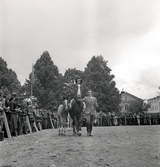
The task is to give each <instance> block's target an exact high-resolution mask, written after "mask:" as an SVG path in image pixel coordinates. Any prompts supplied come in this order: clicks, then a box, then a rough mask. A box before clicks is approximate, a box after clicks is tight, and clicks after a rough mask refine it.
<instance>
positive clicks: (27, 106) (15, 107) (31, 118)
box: [0, 91, 55, 137]
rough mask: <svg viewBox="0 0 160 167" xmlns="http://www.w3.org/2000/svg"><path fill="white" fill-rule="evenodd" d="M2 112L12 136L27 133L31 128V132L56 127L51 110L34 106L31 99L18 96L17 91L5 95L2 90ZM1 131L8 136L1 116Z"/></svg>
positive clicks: (0, 100) (0, 101) (0, 103)
mask: <svg viewBox="0 0 160 167" xmlns="http://www.w3.org/2000/svg"><path fill="white" fill-rule="evenodd" d="M2 112H5V115H6V118H7V122H8V126H9V130H10V134H11V136H18V135H22V134H27V133H29V132H30V129H31V132H35V131H40V130H43V129H49V128H54V123H55V122H54V115H53V113H52V112H51V111H50V110H45V109H40V108H38V107H36V106H33V105H32V102H31V101H27V100H25V99H20V98H18V97H17V95H16V93H12V94H11V95H7V96H5V95H4V94H3V92H2V91H0V116H1V115H2ZM27 118H28V122H29V123H28V122H27ZM29 125H30V129H29ZM1 131H4V136H6V137H7V133H6V127H5V124H4V121H3V119H2V117H0V132H1Z"/></svg>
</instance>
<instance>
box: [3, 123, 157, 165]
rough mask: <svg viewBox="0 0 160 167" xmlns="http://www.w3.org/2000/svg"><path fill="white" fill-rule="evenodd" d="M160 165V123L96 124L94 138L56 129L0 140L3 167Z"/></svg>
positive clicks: (83, 131)
mask: <svg viewBox="0 0 160 167" xmlns="http://www.w3.org/2000/svg"><path fill="white" fill-rule="evenodd" d="M98 166H103V167H106V166H111V167H159V166H160V126H118V127H94V129H93V137H87V136H86V130H85V128H82V136H80V137H76V136H72V131H71V129H70V130H68V131H67V136H58V131H57V129H54V130H51V129H50V130H43V131H42V132H39V133H33V134H28V135H23V136H19V137H17V138H13V139H11V140H8V139H5V140H4V141H2V142H0V167H98Z"/></svg>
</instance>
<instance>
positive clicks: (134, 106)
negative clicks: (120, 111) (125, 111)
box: [129, 100, 144, 113]
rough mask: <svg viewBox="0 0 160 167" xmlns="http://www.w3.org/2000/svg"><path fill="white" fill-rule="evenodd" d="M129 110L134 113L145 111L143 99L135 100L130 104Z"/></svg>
mask: <svg viewBox="0 0 160 167" xmlns="http://www.w3.org/2000/svg"><path fill="white" fill-rule="evenodd" d="M129 111H131V112H132V113H138V112H142V111H144V107H143V100H139V101H134V102H132V103H131V104H130V105H129Z"/></svg>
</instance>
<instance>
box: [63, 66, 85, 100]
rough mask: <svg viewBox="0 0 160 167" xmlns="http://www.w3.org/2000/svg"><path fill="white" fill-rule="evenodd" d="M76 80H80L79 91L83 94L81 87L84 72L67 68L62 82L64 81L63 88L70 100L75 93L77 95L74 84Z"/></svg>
mask: <svg viewBox="0 0 160 167" xmlns="http://www.w3.org/2000/svg"><path fill="white" fill-rule="evenodd" d="M76 79H82V87H81V91H82V94H83V91H84V89H83V88H84V87H83V81H84V80H85V77H84V72H83V71H80V70H77V69H76V68H73V69H71V68H69V69H68V70H66V72H65V74H64V81H65V83H66V84H65V86H64V87H63V89H64V92H65V94H66V95H67V96H68V97H69V98H70V99H72V98H73V97H74V96H75V95H76V93H77V85H76V83H75V80H76Z"/></svg>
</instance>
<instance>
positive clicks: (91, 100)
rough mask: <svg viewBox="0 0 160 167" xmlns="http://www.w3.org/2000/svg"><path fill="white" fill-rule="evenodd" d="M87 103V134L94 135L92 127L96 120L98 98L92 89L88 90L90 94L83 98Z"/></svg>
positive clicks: (85, 113)
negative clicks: (94, 95)
mask: <svg viewBox="0 0 160 167" xmlns="http://www.w3.org/2000/svg"><path fill="white" fill-rule="evenodd" d="M83 101H84V102H85V104H86V109H85V111H84V118H85V119H86V129H87V136H92V135H91V133H92V128H93V123H94V120H95V115H96V109H98V104H97V99H96V98H95V97H93V94H92V91H90V90H89V91H88V96H87V97H85V98H84V99H83Z"/></svg>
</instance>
